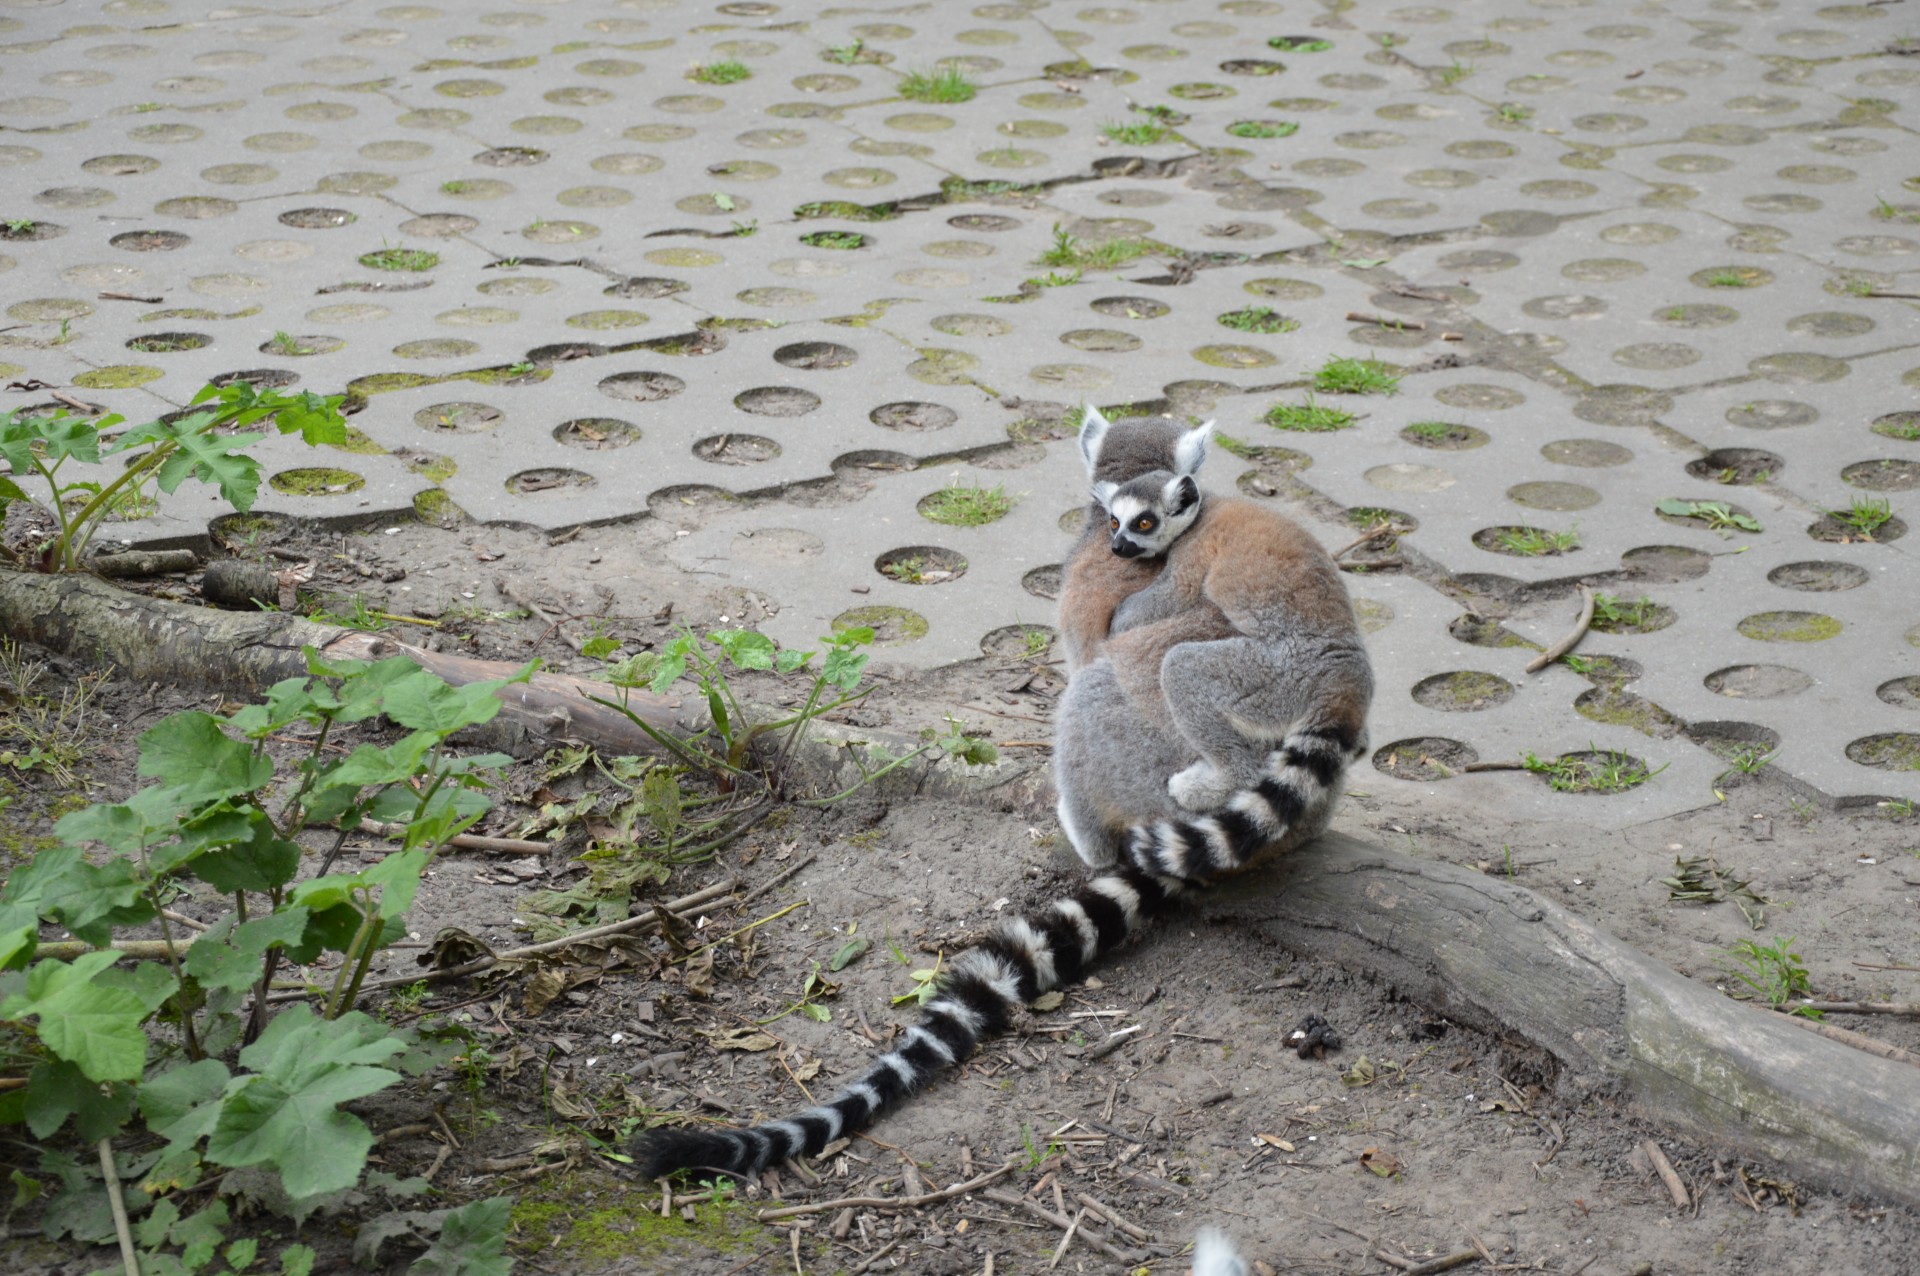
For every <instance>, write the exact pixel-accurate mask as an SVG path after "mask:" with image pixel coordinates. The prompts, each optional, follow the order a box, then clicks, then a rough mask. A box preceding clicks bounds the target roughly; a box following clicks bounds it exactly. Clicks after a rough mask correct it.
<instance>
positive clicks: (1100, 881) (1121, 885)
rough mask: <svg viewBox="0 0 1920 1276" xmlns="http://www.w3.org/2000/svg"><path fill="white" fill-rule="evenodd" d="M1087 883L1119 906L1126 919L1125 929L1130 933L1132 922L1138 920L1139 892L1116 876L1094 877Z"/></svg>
mask: <svg viewBox="0 0 1920 1276" xmlns="http://www.w3.org/2000/svg"><path fill="white" fill-rule="evenodd" d="M1088 885H1089V886H1091V887H1092V888H1093V889H1094V890H1096V891H1098V892H1099V893H1100V894H1102V895H1105V896H1106V897H1107V898H1108V899H1110V900H1112V901H1113V902H1114V903H1115V904H1117V905H1119V906H1120V912H1121V913H1122V914H1123V915H1124V916H1125V917H1126V919H1127V931H1128V933H1132V931H1133V927H1134V923H1136V922H1138V921H1139V920H1140V892H1139V891H1136V890H1135V889H1133V887H1131V886H1129V885H1127V884H1126V882H1125V881H1124V880H1122V879H1121V878H1118V877H1096V878H1094V879H1093V881H1091V882H1089V883H1088Z"/></svg>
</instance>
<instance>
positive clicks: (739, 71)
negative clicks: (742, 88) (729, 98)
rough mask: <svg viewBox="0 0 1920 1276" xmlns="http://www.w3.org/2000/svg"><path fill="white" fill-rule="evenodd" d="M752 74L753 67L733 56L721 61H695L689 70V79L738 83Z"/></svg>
mask: <svg viewBox="0 0 1920 1276" xmlns="http://www.w3.org/2000/svg"><path fill="white" fill-rule="evenodd" d="M752 75H753V70H752V68H751V67H749V66H748V65H747V64H746V63H745V62H736V61H734V60H733V59H731V58H727V59H724V60H722V61H719V62H695V63H694V64H693V66H692V67H691V68H689V69H688V71H687V78H688V79H689V80H698V81H699V82H700V83H702V84H738V83H740V81H742V80H744V79H747V78H749V77H751V76H752Z"/></svg>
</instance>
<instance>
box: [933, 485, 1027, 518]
mask: <svg viewBox="0 0 1920 1276" xmlns="http://www.w3.org/2000/svg"><path fill="white" fill-rule="evenodd" d="M1012 509H1013V497H1011V496H1008V495H1007V489H1006V488H1005V487H991V488H987V487H981V486H979V485H978V484H964V485H957V486H954V487H943V488H941V489H940V490H939V491H937V492H935V493H933V495H931V496H929V497H927V498H926V499H925V500H923V501H922V502H920V514H921V516H922V517H924V518H927V519H930V520H932V521H933V522H936V523H945V524H948V525H950V526H953V527H980V526H983V525H985V524H987V523H991V522H994V521H995V520H997V519H1001V518H1004V517H1006V515H1007V513H1008V511H1010V510H1012Z"/></svg>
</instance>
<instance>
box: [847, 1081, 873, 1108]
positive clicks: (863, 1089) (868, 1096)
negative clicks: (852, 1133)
mask: <svg viewBox="0 0 1920 1276" xmlns="http://www.w3.org/2000/svg"><path fill="white" fill-rule="evenodd" d="M846 1093H848V1094H855V1095H859V1096H860V1102H862V1103H864V1104H866V1105H867V1112H868V1113H869V1114H872V1113H875V1112H878V1111H879V1110H880V1092H879V1091H878V1090H876V1089H874V1088H873V1087H872V1086H871V1085H869V1084H868V1083H867V1082H865V1081H856V1082H854V1083H853V1084H852V1085H850V1086H848V1087H847V1089H846Z"/></svg>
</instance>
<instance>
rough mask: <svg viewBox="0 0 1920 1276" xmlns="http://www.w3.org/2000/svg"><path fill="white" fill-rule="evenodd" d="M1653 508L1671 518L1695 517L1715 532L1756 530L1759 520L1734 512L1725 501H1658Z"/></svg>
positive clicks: (1749, 515) (1758, 527)
mask: <svg viewBox="0 0 1920 1276" xmlns="http://www.w3.org/2000/svg"><path fill="white" fill-rule="evenodd" d="M1653 508H1654V510H1655V511H1656V512H1658V513H1661V514H1666V515H1668V516H1670V517H1673V518H1697V519H1699V520H1700V521H1701V522H1703V523H1705V524H1706V525H1707V526H1708V527H1710V528H1712V529H1713V530H1714V531H1716V532H1730V531H1736V530H1737V531H1742V532H1757V531H1759V530H1760V520H1759V519H1757V518H1754V517H1753V516H1752V515H1751V514H1739V513H1735V512H1734V509H1733V507H1732V506H1731V505H1728V504H1727V503H1726V502H1725V501H1682V500H1676V499H1669V500H1664V501H1660V502H1659V503H1657V504H1656V505H1655V506H1654V507H1653Z"/></svg>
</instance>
